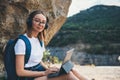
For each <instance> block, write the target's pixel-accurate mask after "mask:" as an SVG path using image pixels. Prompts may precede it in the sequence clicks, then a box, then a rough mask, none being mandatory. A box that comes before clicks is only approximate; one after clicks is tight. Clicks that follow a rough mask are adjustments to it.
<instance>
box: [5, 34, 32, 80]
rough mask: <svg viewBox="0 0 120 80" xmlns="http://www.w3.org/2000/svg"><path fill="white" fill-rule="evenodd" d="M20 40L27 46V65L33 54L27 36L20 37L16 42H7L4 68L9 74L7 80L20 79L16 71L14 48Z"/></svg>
mask: <svg viewBox="0 0 120 80" xmlns="http://www.w3.org/2000/svg"><path fill="white" fill-rule="evenodd" d="M18 39H22V40H23V41H24V42H25V45H26V54H25V64H26V63H27V62H28V60H29V57H30V54H31V44H30V42H29V40H28V38H27V37H26V36H24V35H19V36H18V38H16V39H15V40H12V39H10V40H9V41H8V42H7V45H6V47H5V51H4V66H5V70H6V72H7V80H17V79H18V76H17V74H16V69H15V51H14V46H15V44H16V42H17V40H18Z"/></svg>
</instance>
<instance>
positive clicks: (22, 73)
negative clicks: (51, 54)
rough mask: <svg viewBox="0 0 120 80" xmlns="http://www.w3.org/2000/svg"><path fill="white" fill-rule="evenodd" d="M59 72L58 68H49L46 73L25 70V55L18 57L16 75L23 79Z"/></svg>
mask: <svg viewBox="0 0 120 80" xmlns="http://www.w3.org/2000/svg"><path fill="white" fill-rule="evenodd" d="M56 71H58V69H57V68H48V69H47V67H46V71H30V70H25V69H24V55H16V73H17V75H18V76H22V77H42V76H47V75H48V74H50V73H55V72H56Z"/></svg>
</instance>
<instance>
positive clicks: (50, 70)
mask: <svg viewBox="0 0 120 80" xmlns="http://www.w3.org/2000/svg"><path fill="white" fill-rule="evenodd" d="M58 71H59V68H57V67H50V68H48V69H47V70H46V71H45V74H46V75H48V74H51V73H56V72H58Z"/></svg>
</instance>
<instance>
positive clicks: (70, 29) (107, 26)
mask: <svg viewBox="0 0 120 80" xmlns="http://www.w3.org/2000/svg"><path fill="white" fill-rule="evenodd" d="M119 21H120V7H117V6H104V5H97V6H93V7H91V8H89V9H87V10H84V11H81V12H79V13H78V14H76V15H73V16H71V17H69V18H68V19H67V20H66V22H65V23H64V25H63V26H62V28H61V30H60V31H59V32H58V34H57V35H56V36H55V37H54V38H53V39H52V40H51V42H50V43H49V46H59V47H62V46H66V45H68V44H75V43H77V42H78V41H81V42H83V43H85V44H86V43H88V44H91V45H97V44H101V45H102V47H98V46H93V50H92V48H91V50H90V51H94V50H96V51H95V52H99V53H101V52H100V51H102V50H103V48H106V47H107V46H104V45H103V44H107V43H109V44H113V43H116V44H119V43H120V22H119ZM95 48H96V49H95ZM107 48H108V47H107ZM112 48H113V47H112ZM113 49H114V50H116V51H118V50H117V48H115V46H114V48H113ZM108 50H109V49H108ZM88 51H89V50H88ZM103 52H104V50H103ZM111 52H112V51H111ZM113 52H114V51H113ZM118 53H120V52H118Z"/></svg>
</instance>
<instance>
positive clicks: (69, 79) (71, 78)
mask: <svg viewBox="0 0 120 80" xmlns="http://www.w3.org/2000/svg"><path fill="white" fill-rule="evenodd" d="M67 77H68V80H79V79H78V78H77V77H76V76H75V75H74V74H73V72H72V71H70V72H69V73H68V74H67Z"/></svg>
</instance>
